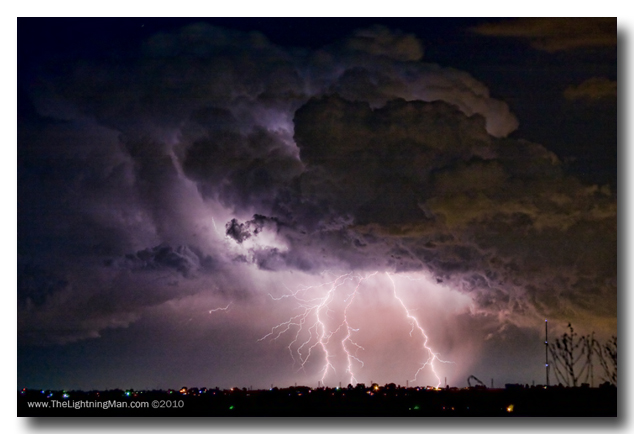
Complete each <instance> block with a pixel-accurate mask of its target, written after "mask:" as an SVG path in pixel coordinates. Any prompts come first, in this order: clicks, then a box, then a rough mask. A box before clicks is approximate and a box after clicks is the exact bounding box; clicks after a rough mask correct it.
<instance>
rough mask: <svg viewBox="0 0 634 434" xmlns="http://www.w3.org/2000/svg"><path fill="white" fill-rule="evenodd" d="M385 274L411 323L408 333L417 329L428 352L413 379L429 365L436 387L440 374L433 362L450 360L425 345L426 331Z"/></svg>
mask: <svg viewBox="0 0 634 434" xmlns="http://www.w3.org/2000/svg"><path fill="white" fill-rule="evenodd" d="M385 275H386V276H387V277H388V278H389V279H390V282H392V290H393V292H394V298H396V299H397V300H398V301H399V303H400V304H401V306H402V307H403V310H404V311H405V315H406V316H407V319H408V321H409V322H410V323H411V324H412V329H411V330H410V332H409V335H410V336H412V333H414V330H415V329H417V330H418V331H419V332H420V333H421V334H422V335H423V338H424V339H425V341H424V342H423V348H425V350H426V352H427V354H428V357H427V360H426V361H425V363H423V364H422V366H421V367H419V368H418V371H416V374H414V379H413V381H416V378H417V377H418V374H419V373H420V371H422V370H423V369H424V368H425V366H429V367H430V368H431V371H432V372H433V373H434V376H435V377H436V380H438V384H436V388H438V387H440V384H441V381H440V376H439V375H438V373H437V372H436V368H435V367H434V362H435V361H436V360H438V361H439V362H441V363H451V362H448V361H446V360H441V359H440V358H439V357H438V353H435V352H434V351H433V350H432V349H431V348H430V347H428V346H427V343H428V342H429V337H427V333H425V330H423V328H422V327H421V326H420V324H419V323H418V320H417V319H416V317H414V316H412V314H411V313H410V312H409V309H407V306H405V303H403V300H402V299H401V298H400V297H399V296H398V294H397V293H396V283H394V279H392V276H391V275H390V273H385Z"/></svg>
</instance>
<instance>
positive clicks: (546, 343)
mask: <svg viewBox="0 0 634 434" xmlns="http://www.w3.org/2000/svg"><path fill="white" fill-rule="evenodd" d="M544 324H545V327H546V340H545V341H544V346H545V347H546V386H547V387H548V386H550V379H549V378H548V370H549V368H550V366H548V320H545V322H544Z"/></svg>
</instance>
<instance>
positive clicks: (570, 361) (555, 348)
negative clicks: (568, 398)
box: [549, 323, 594, 387]
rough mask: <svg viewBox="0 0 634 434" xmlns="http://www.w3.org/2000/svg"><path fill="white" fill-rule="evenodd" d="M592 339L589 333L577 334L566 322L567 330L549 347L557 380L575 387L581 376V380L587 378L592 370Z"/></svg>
mask: <svg viewBox="0 0 634 434" xmlns="http://www.w3.org/2000/svg"><path fill="white" fill-rule="evenodd" d="M593 339H594V338H593V337H591V336H590V335H588V336H578V335H577V333H575V331H574V328H573V327H572V325H571V324H570V323H568V332H566V333H564V334H563V336H561V338H557V339H555V344H554V345H551V346H550V347H549V348H550V354H551V355H552V358H553V363H552V365H553V367H554V368H555V369H554V372H555V377H556V378H557V381H558V382H560V383H563V384H565V385H566V386H568V387H571V386H572V387H576V386H578V385H579V384H580V380H581V378H584V379H583V381H587V380H588V378H589V377H590V372H591V370H592V346H593V344H592V342H593ZM584 356H585V357H584Z"/></svg>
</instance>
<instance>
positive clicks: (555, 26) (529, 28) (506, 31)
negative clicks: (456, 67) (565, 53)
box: [472, 18, 616, 52]
mask: <svg viewBox="0 0 634 434" xmlns="http://www.w3.org/2000/svg"><path fill="white" fill-rule="evenodd" d="M472 30H473V31H474V32H476V33H479V34H481V35H486V36H497V37H513V38H522V39H526V40H528V41H529V42H530V44H531V46H532V47H534V48H537V49H538V50H545V51H550V52H554V51H562V50H571V49H576V48H594V47H610V46H616V18H518V19H513V20H507V21H502V22H495V23H485V24H481V25H479V26H477V27H475V28H473V29H472Z"/></svg>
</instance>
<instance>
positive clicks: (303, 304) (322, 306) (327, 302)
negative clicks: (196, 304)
mask: <svg viewBox="0 0 634 434" xmlns="http://www.w3.org/2000/svg"><path fill="white" fill-rule="evenodd" d="M377 274H378V271H375V272H374V273H371V274H368V275H367V276H361V275H358V274H353V273H347V274H342V275H340V276H339V277H337V278H336V279H335V280H334V281H332V282H328V283H324V284H321V285H316V286H309V287H305V288H301V289H298V290H296V291H292V292H291V293H290V294H285V295H282V296H280V297H277V298H275V297H273V296H272V295H270V294H269V295H270V296H271V298H272V299H273V300H282V299H284V298H292V299H294V300H295V301H297V302H298V304H299V308H300V309H301V312H300V313H299V314H297V315H295V316H293V317H291V318H290V319H289V320H288V321H285V322H282V323H280V324H278V325H276V326H274V327H272V328H271V331H270V332H269V333H268V334H266V335H265V336H263V337H262V338H260V339H259V340H258V341H263V340H265V339H267V338H269V337H272V339H273V340H277V339H278V338H279V337H280V336H282V335H283V334H285V333H286V332H288V331H289V330H291V329H292V328H296V332H295V334H294V337H293V339H292V340H291V342H290V343H289V344H288V350H289V353H290V355H291V358H292V360H293V364H294V365H295V364H297V365H299V369H298V370H305V366H306V363H307V362H308V360H309V359H310V357H311V355H312V353H313V350H314V349H315V348H316V347H319V348H321V350H322V352H323V354H324V364H323V367H322V369H321V370H320V372H321V374H322V375H321V383H322V384H325V382H324V381H325V379H326V377H327V375H328V373H329V372H330V371H331V370H332V371H333V372H336V370H335V367H334V365H333V364H332V363H331V358H332V357H333V356H332V355H331V352H332V351H330V350H329V344H330V341H331V338H332V337H333V336H334V335H336V334H338V333H339V332H340V331H342V330H343V331H344V332H345V334H344V335H343V337H342V338H341V341H340V344H341V347H342V348H343V351H344V352H345V354H346V362H347V367H346V373H347V374H348V375H349V376H350V384H352V385H355V384H356V383H358V381H357V378H356V376H355V373H354V366H355V363H356V364H358V365H360V367H361V368H362V367H363V366H364V363H363V361H362V360H361V359H360V358H359V357H358V356H357V353H358V352H359V350H364V348H363V347H362V346H361V345H359V344H358V343H356V342H355V341H354V340H353V339H352V335H353V333H355V332H358V331H359V329H356V328H353V327H352V326H351V325H350V322H349V321H348V310H349V309H350V306H351V305H352V304H353V302H354V300H355V298H356V296H357V294H358V293H359V290H360V287H361V284H362V283H363V281H364V280H366V279H369V278H371V277H373V276H375V275H377ZM385 274H386V276H387V277H388V279H389V280H390V282H391V284H392V292H393V295H394V298H395V299H396V300H398V302H399V304H400V306H401V307H402V308H403V310H404V311H405V317H406V319H407V321H408V322H409V323H410V324H411V326H412V329H411V330H410V336H412V334H413V333H414V331H415V330H418V331H419V332H420V333H421V335H422V338H423V339H424V342H423V349H424V351H425V354H427V360H426V361H425V362H424V363H423V364H422V365H421V366H420V367H419V368H418V370H417V371H416V374H415V375H414V379H413V381H417V377H418V375H419V373H420V372H421V371H422V370H423V369H424V368H425V367H426V366H429V367H430V370H431V371H432V373H433V375H434V376H435V377H436V380H438V383H437V385H436V387H437V388H438V387H440V384H441V381H440V376H439V375H438V373H437V372H436V368H435V366H434V362H436V361H438V362H442V363H452V362H447V361H445V360H441V359H440V358H439V357H438V353H436V352H434V351H433V350H432V349H431V347H429V346H428V342H429V338H428V336H427V334H426V333H425V330H424V329H423V328H422V327H421V326H420V324H419V322H418V320H417V319H416V318H415V317H414V316H412V314H411V313H410V311H409V309H408V308H407V306H406V305H405V303H404V302H403V300H402V299H401V298H400V297H399V296H398V294H397V292H396V283H395V282H394V279H393V278H392V276H391V275H390V273H387V272H386V273H385ZM347 281H354V282H356V285H355V287H354V290H353V291H352V292H350V293H349V294H345V293H344V294H343V295H345V297H344V298H343V303H344V304H343V308H339V309H338V310H336V309H333V308H332V307H331V305H332V303H333V302H334V301H335V299H336V296H337V295H339V294H337V291H338V290H339V288H342V287H343V285H344V284H345V283H346V282H347ZM323 287H328V288H329V289H328V290H327V291H326V294H325V295H324V296H322V297H314V298H311V297H309V296H308V295H307V294H308V293H309V292H310V291H312V290H318V289H319V288H323ZM341 291H343V289H342V290H341ZM227 307H228V306H227ZM330 312H332V313H337V312H338V313H339V314H340V315H342V317H343V319H342V320H341V322H340V323H339V324H338V325H337V326H336V327H330V328H328V327H327V325H326V323H325V320H324V315H325V316H328V314H329V313H330ZM302 332H305V333H307V334H308V337H307V338H306V339H305V340H303V341H302V342H299V341H300V335H301V334H302Z"/></svg>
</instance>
